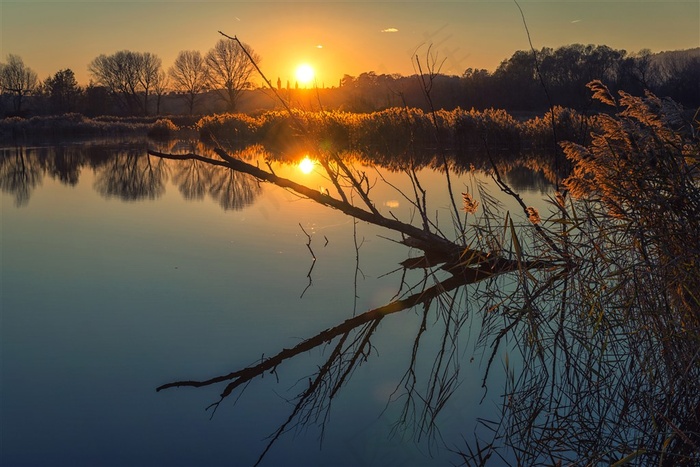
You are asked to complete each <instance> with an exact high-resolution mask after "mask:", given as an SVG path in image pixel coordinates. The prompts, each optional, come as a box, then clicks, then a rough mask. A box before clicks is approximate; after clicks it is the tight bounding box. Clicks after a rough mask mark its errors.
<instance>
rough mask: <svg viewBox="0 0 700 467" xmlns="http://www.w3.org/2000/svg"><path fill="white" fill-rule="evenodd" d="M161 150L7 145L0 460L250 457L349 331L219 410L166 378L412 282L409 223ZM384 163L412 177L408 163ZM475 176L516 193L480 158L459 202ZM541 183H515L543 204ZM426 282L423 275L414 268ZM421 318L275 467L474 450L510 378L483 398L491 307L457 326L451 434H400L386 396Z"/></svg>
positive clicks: (292, 341) (466, 291)
mask: <svg viewBox="0 0 700 467" xmlns="http://www.w3.org/2000/svg"><path fill="white" fill-rule="evenodd" d="M149 145H150V146H151V147H155V148H156V149H159V147H158V146H154V143H149V142H147V141H136V142H128V141H83V142H80V143H73V144H70V143H63V144H60V145H57V144H53V145H35V146H12V147H5V148H3V149H2V150H1V152H0V164H1V166H0V169H1V171H0V176H1V177H2V180H0V183H1V184H2V185H1V186H2V194H1V195H0V196H1V198H2V258H1V260H2V324H1V326H2V331H1V332H2V344H1V346H2V348H1V352H2V353H1V359H2V366H1V380H2V389H1V391H2V393H1V394H0V396H1V401H2V414H1V417H0V418H1V419H2V431H1V436H2V446H1V452H2V454H1V462H0V463H1V464H2V465H8V466H11V465H12V466H14V465H18V466H19V465H37V466H39V465H42V466H46V465H57V466H59V465H65V466H94V465H115V466H116V465H119V466H123V465H144V466H145V465H183V466H185V465H187V466H192V465H198V466H214V465H251V464H253V463H254V462H255V461H256V460H257V458H258V456H259V455H260V454H261V452H262V451H263V450H264V449H265V446H266V445H267V443H268V439H266V438H267V437H268V436H269V435H270V434H271V433H274V432H275V430H276V429H277V428H278V427H279V426H280V424H282V423H283V422H284V421H285V420H286V419H287V417H288V416H289V414H290V413H291V411H292V409H293V405H292V403H291V400H292V399H293V398H294V396H296V395H297V394H298V393H300V392H301V391H303V390H304V388H305V387H307V386H308V384H309V383H308V381H309V377H310V376H312V375H313V373H315V372H316V371H317V370H318V367H319V365H322V364H323V362H324V357H327V356H328V354H329V353H330V352H331V351H332V349H333V345H324V346H321V347H319V348H316V349H314V350H311V351H309V352H304V353H302V354H300V355H299V356H297V357H295V358H294V359H291V360H289V361H287V362H285V363H284V364H283V365H280V366H279V367H278V368H277V369H276V372H275V373H274V374H273V373H270V372H266V374H265V375H264V377H263V378H258V379H254V380H253V381H252V382H251V383H250V384H249V385H248V386H247V388H246V390H245V392H244V393H243V395H242V396H241V397H240V399H238V400H237V401H236V400H235V397H231V398H227V399H225V400H224V401H223V402H222V403H221V405H220V406H219V407H218V410H217V411H216V413H215V414H214V416H213V417H212V416H211V415H212V411H211V410H209V411H206V410H205V409H206V408H207V407H208V406H209V405H210V404H211V403H213V402H216V401H217V400H218V397H219V396H218V395H219V394H220V393H221V391H222V390H223V387H224V386H223V385H221V384H219V385H214V386H209V387H205V388H198V389H197V388H172V389H168V390H164V391H161V392H156V390H155V389H156V387H158V386H160V385H162V384H165V383H168V382H171V381H176V380H190V379H208V378H211V377H214V376H218V375H222V374H227V373H229V372H231V371H234V370H238V369H240V368H243V367H245V366H247V365H250V364H253V363H255V362H258V361H260V360H261V358H263V357H267V356H271V355H273V354H275V353H277V352H278V351H280V350H282V349H284V348H290V347H293V346H294V345H296V344H297V343H299V342H300V341H301V340H303V339H305V338H308V337H311V336H313V335H315V334H316V333H318V332H320V331H323V330H324V329H327V328H330V327H332V326H335V325H336V324H338V323H340V322H342V321H343V320H345V319H347V318H349V317H351V316H353V314H358V313H362V312H364V311H366V310H369V309H372V308H376V307H379V306H382V305H384V304H386V303H388V302H390V301H391V300H392V298H393V297H394V295H395V294H396V293H397V292H398V291H399V288H400V285H401V280H402V276H401V272H393V273H392V271H395V270H397V268H399V262H401V261H403V260H405V259H406V258H407V257H409V256H410V254H411V251H410V250H409V249H408V248H407V247H406V246H404V245H401V244H398V243H396V242H393V241H391V239H393V240H400V236H399V235H398V234H396V233H394V232H391V231H387V230H384V229H380V228H378V227H374V226H370V225H367V224H366V223H363V222H359V223H357V225H356V227H355V225H354V222H353V219H352V218H349V217H347V216H346V215H344V214H342V213H340V212H338V211H334V210H332V209H329V208H327V207H324V206H320V205H318V204H316V203H314V202H312V201H309V200H306V199H302V198H300V197H298V196H297V195H295V194H293V193H291V192H289V191H285V190H283V189H280V188H278V187H276V186H273V185H271V184H266V183H258V182H256V181H255V180H253V179H251V178H250V177H249V176H246V175H242V174H234V173H231V172H228V171H218V172H217V171H213V170H211V168H208V167H206V166H205V165H204V164H201V163H199V164H195V163H192V162H191V161H188V162H182V161H171V160H161V159H158V158H156V157H152V156H151V157H148V156H147V155H146V151H147V148H148V147H149ZM168 148H169V149H173V148H174V149H175V150H178V149H179V147H178V146H174V147H173V146H172V145H171V146H168ZM252 163H256V162H255V161H254V160H253V161H252ZM257 163H259V164H260V165H261V167H264V166H265V161H263V160H260V161H257ZM274 167H275V173H276V174H277V175H280V176H284V177H288V178H294V179H295V180H297V181H299V182H300V183H303V184H305V185H307V186H309V187H312V188H324V189H327V188H331V187H330V186H329V182H328V181H327V180H326V179H325V178H323V177H322V176H321V175H320V174H319V173H318V169H317V170H316V172H315V173H311V174H304V173H302V172H301V171H299V169H298V167H297V166H296V165H294V164H289V165H280V164H276V165H275V166H274ZM365 170H367V173H368V175H369V177H370V179H371V180H372V181H373V183H375V185H374V187H373V188H372V192H371V193H372V195H373V199H374V201H375V203H376V205H377V206H378V207H379V209H380V210H381V212H383V213H387V212H389V211H391V212H393V213H394V214H395V215H396V216H397V217H398V218H401V219H403V220H406V221H411V218H412V214H414V213H413V210H412V209H411V206H410V205H409V203H408V202H407V200H406V199H404V198H403V197H402V196H401V195H400V194H399V193H397V191H396V190H395V189H394V188H393V187H392V186H390V185H389V184H388V183H385V182H384V181H383V180H382V179H381V178H380V177H378V176H377V172H375V169H370V168H366V169H365ZM378 170H379V171H380V172H381V174H382V176H383V177H384V178H385V179H386V181H387V182H390V183H391V184H392V185H394V186H396V187H402V188H403V189H404V190H406V192H410V190H411V188H410V184H409V183H408V179H407V177H406V176H405V175H404V174H402V173H394V172H388V171H385V170H383V169H378ZM520 175H521V177H520V178H522V175H523V174H520ZM533 177H534V176H533ZM419 178H420V180H421V184H422V186H423V187H424V188H425V189H426V191H427V193H428V197H429V201H430V210H429V212H431V213H435V218H436V219H437V218H439V219H441V221H440V222H441V224H440V226H441V228H444V229H445V230H446V231H448V232H449V229H451V223H450V214H449V213H450V202H449V198H448V195H447V189H446V187H445V183H444V175H442V174H440V173H437V172H433V171H430V170H427V169H426V170H422V171H421V172H420V173H419ZM475 180H481V181H483V182H484V183H486V184H487V185H490V186H491V187H492V189H491V192H492V194H495V195H497V196H501V195H500V194H499V193H498V190H497V189H496V188H495V187H494V186H493V184H492V182H491V181H490V178H489V177H488V176H486V175H485V174H483V173H475V174H465V175H463V176H460V177H457V176H454V174H453V179H452V183H453V186H454V187H455V188H454V190H455V193H456V196H457V197H458V199H457V202H458V205H459V204H460V203H461V195H460V192H461V191H464V190H465V188H466V187H473V186H474V183H475ZM535 180H539V179H537V178H536V177H534V178H533V184H532V185H531V186H524V187H523V186H521V187H520V189H519V192H520V193H521V195H522V196H523V197H524V198H525V199H526V200H527V201H528V202H529V203H530V204H533V205H535V206H538V207H540V209H541V212H543V211H544V209H545V208H544V204H543V202H542V199H543V198H544V194H543V193H542V192H541V191H540V190H539V189H537V186H539V185H537V184H536V183H535ZM538 183H540V185H541V181H540V182H538ZM354 201H355V202H356V203H357V202H359V200H354ZM503 202H504V203H505V207H504V209H506V210H509V211H510V212H511V213H517V212H518V211H519V208H518V207H517V206H516V205H515V204H514V202H513V201H512V200H510V199H508V198H505V197H504V198H503ZM414 217H415V216H414ZM519 219H520V220H522V221H524V219H522V216H520V217H519ZM413 222H414V224H416V225H418V220H417V219H413ZM355 228H356V232H357V233H356V236H354V230H355ZM449 233H452V232H449ZM307 234H308V237H307ZM309 238H310V245H309V247H310V249H311V250H312V252H313V255H315V257H316V260H315V261H314V260H313V257H312V253H311V251H310V250H309V247H307V243H309ZM356 243H357V244H358V245H359V249H357V250H356V248H355V245H356ZM356 251H358V252H359V255H357V254H356ZM358 258H359V259H358ZM312 266H313V268H312ZM358 266H359V269H358ZM421 277H422V273H420V272H417V271H414V272H409V274H408V275H407V277H406V279H405V280H406V283H407V284H409V285H413V284H416V283H420V278H421ZM405 287H406V286H404V290H405ZM470 287H472V286H469V287H464V288H463V289H462V290H461V291H460V292H459V293H458V294H457V295H455V297H456V300H457V301H458V302H459V303H461V304H462V305H461V306H464V307H467V308H468V303H469V300H470V297H471V294H472V293H473V287H477V286H476V285H475V286H473V287H472V288H470ZM476 308H478V307H475V309H476ZM465 309H466V308H465ZM421 318H422V314H421V310H416V309H413V310H407V311H404V312H401V313H397V314H395V315H391V316H388V317H387V318H385V319H384V320H383V321H382V322H381V324H380V325H379V328H378V329H377V332H376V333H375V335H374V336H373V337H372V341H371V342H372V345H373V347H372V350H371V352H369V357H368V359H367V362H365V363H364V364H362V365H361V366H360V367H358V368H357V369H356V370H355V371H354V372H353V374H352V376H351V377H350V378H348V380H347V382H346V384H345V385H344V387H343V388H342V390H341V391H340V392H339V393H338V394H337V395H336V396H335V397H334V398H333V399H332V403H331V410H330V415H329V417H328V419H327V423H326V424H325V429H324V430H321V429H320V427H319V426H318V424H314V423H308V424H300V425H297V426H296V428H295V429H291V430H290V432H289V433H286V434H285V435H284V436H282V437H281V438H280V439H279V441H278V442H277V443H276V444H275V445H274V446H273V447H272V448H271V450H270V451H269V452H268V453H267V455H266V457H265V459H264V461H263V463H262V465H445V464H449V463H450V462H458V461H459V457H458V456H457V455H456V454H455V453H452V452H450V451H449V448H451V449H456V450H459V449H465V444H464V441H463V440H464V438H467V439H471V438H472V437H473V433H474V430H475V429H477V419H478V418H479V417H482V418H486V419H491V420H497V419H498V410H499V407H498V404H499V398H498V396H499V394H500V391H501V389H500V388H499V385H500V383H501V381H502V375H498V374H497V373H498V372H494V373H493V375H492V376H491V378H490V380H489V391H488V393H485V391H484V389H483V388H482V387H481V379H482V376H483V370H484V365H485V361H484V357H483V355H482V354H481V353H480V352H479V351H476V350H475V349H474V342H473V340H474V336H475V335H476V333H477V332H478V323H479V316H471V317H469V318H468V320H467V321H466V325H465V326H464V328H463V330H462V333H461V334H460V339H462V341H461V342H460V346H459V348H460V352H459V353H458V356H459V359H460V365H461V368H460V381H461V382H460V385H459V386H458V388H457V390H456V391H455V393H454V395H453V396H452V397H451V398H450V399H449V401H448V402H447V405H446V406H445V408H444V409H443V411H442V412H441V414H440V416H439V417H438V427H439V429H440V435H441V437H440V438H438V440H433V441H430V438H429V437H427V436H423V437H422V438H421V439H420V440H418V441H416V440H415V437H414V436H413V435H414V432H413V431H412V430H411V426H410V423H407V424H405V425H399V426H398V430H395V429H394V428H396V423H397V422H398V421H400V420H401V416H400V415H401V414H400V409H401V404H400V402H401V401H399V403H393V404H390V405H388V406H387V402H388V401H389V400H390V398H391V395H392V393H394V391H395V389H396V388H397V385H400V383H401V380H402V377H403V376H404V374H405V372H406V370H407V368H408V365H409V362H410V356H411V351H412V348H413V344H414V340H415V337H416V334H417V332H418V329H419V327H420V325H421ZM427 321H428V329H427V331H426V334H425V336H424V337H423V340H422V343H421V354H420V357H419V359H418V361H417V363H416V368H417V369H418V370H420V371H422V372H424V373H425V374H426V375H427V374H429V373H430V368H431V367H432V366H433V365H434V362H435V358H434V352H433V350H434V349H435V348H437V347H439V345H440V342H441V337H442V331H441V328H440V326H439V323H438V321H439V320H438V319H437V318H436V317H435V316H432V315H429V318H428V320H427ZM472 357H474V358H472ZM500 366H501V365H496V367H498V368H500ZM421 384H425V382H424V383H421ZM485 394H486V397H484V395H485ZM482 399H483V401H482ZM322 420H323V418H321V421H322ZM321 435H323V437H322V441H321Z"/></svg>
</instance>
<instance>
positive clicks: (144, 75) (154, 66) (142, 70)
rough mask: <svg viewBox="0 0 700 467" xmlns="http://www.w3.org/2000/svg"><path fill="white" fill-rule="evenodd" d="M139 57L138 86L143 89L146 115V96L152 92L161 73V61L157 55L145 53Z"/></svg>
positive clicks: (146, 112) (145, 112)
mask: <svg viewBox="0 0 700 467" xmlns="http://www.w3.org/2000/svg"><path fill="white" fill-rule="evenodd" d="M138 55H139V68H138V71H139V84H140V85H141V87H142V88H143V94H144V96H143V110H144V114H146V115H148V94H149V92H150V91H151V90H154V87H155V85H156V81H157V80H158V75H159V73H160V72H161V60H160V58H159V57H158V56H157V55H154V54H152V53H150V52H145V53H142V54H138Z"/></svg>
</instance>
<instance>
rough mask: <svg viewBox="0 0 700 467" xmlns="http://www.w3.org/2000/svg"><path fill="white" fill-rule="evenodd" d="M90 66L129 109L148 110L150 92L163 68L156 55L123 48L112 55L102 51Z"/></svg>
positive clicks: (99, 79)
mask: <svg viewBox="0 0 700 467" xmlns="http://www.w3.org/2000/svg"><path fill="white" fill-rule="evenodd" d="M88 69H89V70H90V73H92V75H93V77H94V78H95V81H97V83H98V84H101V85H103V86H106V87H107V88H109V89H110V91H111V92H112V93H113V94H115V95H117V96H120V97H121V103H122V105H123V106H124V107H125V109H126V110H127V111H128V112H129V113H144V114H147V113H148V95H149V92H150V90H151V89H152V87H153V82H154V80H155V79H156V75H157V74H158V71H160V69H161V60H160V58H158V57H157V56H156V55H154V54H151V53H149V52H145V53H140V52H132V51H130V50H121V51H119V52H116V53H114V54H112V55H104V54H103V55H100V56H99V57H97V58H95V59H94V60H93V61H92V62H91V63H90V65H89V66H88ZM142 94H143V101H142V100H141V95H142Z"/></svg>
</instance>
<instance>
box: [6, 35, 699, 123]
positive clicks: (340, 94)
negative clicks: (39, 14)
mask: <svg viewBox="0 0 700 467" xmlns="http://www.w3.org/2000/svg"><path fill="white" fill-rule="evenodd" d="M212 50H214V49H212ZM210 53H212V52H211V51H210ZM132 55H133V56H132ZM142 55H146V54H135V53H129V52H128V51H124V52H123V53H121V52H120V53H118V54H114V55H113V56H109V57H104V56H100V57H98V59H103V60H106V61H107V62H106V63H107V64H109V63H110V62H109V60H115V61H118V60H126V59H127V58H130V59H133V60H134V61H135V62H136V63H141V62H144V63H145V62H147V61H145V60H141V61H140V62H139V60H140V59H142V58H143V57H141V56H142ZM12 58H13V60H14V61H15V62H16V61H17V59H18V57H14V56H13V57H12ZM150 58H151V59H153V57H150ZM239 60H240V58H239ZM153 61H154V60H151V62H153ZM96 62H97V59H96ZM20 64H21V60H20ZM22 66H23V65H22ZM91 66H92V67H93V68H94V67H96V66H97V65H96V64H95V63H93V64H92V65H91ZM105 66H106V65H105ZM433 72H434V74H433V75H431V76H427V75H424V76H423V78H424V79H429V80H430V88H431V89H430V98H431V100H432V103H433V105H434V107H435V108H438V109H445V110H453V109H456V108H458V107H459V108H463V109H472V108H474V109H476V110H484V109H488V108H499V109H506V110H509V111H510V112H528V113H533V112H534V113H538V114H542V113H543V112H544V111H546V110H547V109H548V108H550V107H552V106H557V105H558V106H562V107H569V108H573V109H576V110H577V111H579V112H586V111H588V110H589V109H591V107H592V106H593V105H594V103H593V100H592V99H591V96H590V93H589V92H588V89H586V86H585V85H586V83H588V82H590V81H591V80H593V79H599V80H601V81H602V82H603V83H604V84H605V85H607V86H608V87H609V88H610V89H611V90H613V91H618V90H624V91H626V92H628V93H630V94H633V95H642V94H643V93H644V92H645V91H646V90H650V91H651V92H653V93H654V94H656V95H657V96H660V97H670V98H672V99H673V100H675V101H676V102H679V103H681V104H682V105H683V106H685V107H686V108H698V107H700V48H696V49H690V50H684V51H673V52H662V53H658V54H652V53H651V52H650V51H648V50H642V51H640V52H637V53H633V54H628V53H627V52H626V51H624V50H616V49H612V48H610V47H607V46H596V45H580V44H574V45H568V46H564V47H560V48H558V49H551V48H542V49H541V50H539V51H536V52H533V51H517V52H515V53H514V54H513V55H512V56H511V57H510V58H508V59H506V60H504V61H502V62H501V64H500V65H499V66H498V67H497V68H496V70H494V71H493V72H490V71H487V70H483V69H481V70H479V69H472V68H469V69H467V70H465V72H464V73H463V74H462V76H448V75H444V74H440V70H439V69H438V70H433ZM420 78H421V77H420V76H418V75H414V76H401V75H387V74H376V73H374V72H371V71H370V72H366V73H362V74H360V75H359V76H357V77H355V76H349V75H345V76H344V77H343V78H342V79H341V80H340V81H339V82H338V83H337V85H336V86H334V87H324V88H319V89H299V88H297V87H296V86H295V85H291V86H290V84H289V83H286V85H283V84H282V83H281V81H280V80H278V81H277V87H276V89H275V91H276V92H277V93H278V94H279V95H281V96H282V97H283V98H284V99H286V100H288V101H289V102H290V103H291V104H292V106H294V107H297V108H301V109H305V110H320V109H323V110H342V111H347V112H374V111H377V110H383V109H387V108H392V107H413V108H418V109H422V110H428V107H429V106H428V103H427V100H426V98H425V93H424V90H425V89H424V88H425V82H424V81H422V80H421V79H420ZM134 79H135V78H134ZM136 84H138V83H136ZM163 86H164V85H163ZM122 88H123V89H122ZM122 88H120V87H118V86H112V87H109V86H106V85H102V84H99V83H92V84H90V85H88V86H87V87H81V86H78V84H77V83H76V82H75V78H74V76H73V72H72V71H71V70H61V71H59V72H57V73H56V74H55V75H54V76H51V77H49V78H47V79H46V80H45V81H44V82H43V83H40V85H37V86H36V87H35V89H34V90H33V91H32V92H26V93H25V94H23V95H18V94H17V93H14V92H12V91H11V90H10V89H9V88H4V90H3V94H2V96H1V98H0V115H3V116H11V115H20V116H32V115H51V114H62V113H67V112H77V113H80V114H83V115H86V116H100V115H118V116H136V115H181V114H198V115H210V114H215V113H221V112H231V109H232V108H233V106H234V104H235V111H237V112H244V113H248V114H255V113H260V112H263V111H266V110H274V109H277V108H279V107H280V104H279V102H278V100H277V99H276V98H275V96H273V95H272V91H271V90H264V89H251V85H250V83H249V82H248V83H241V84H240V86H239V89H237V90H235V91H236V93H237V94H236V95H235V98H233V97H230V96H231V95H232V94H231V93H229V92H228V91H231V92H233V90H226V89H223V88H220V87H216V86H213V85H211V86H209V87H207V86H203V87H202V88H201V89H199V90H197V91H196V95H195V94H192V93H191V92H190V93H188V92H185V91H183V90H181V89H179V90H177V91H175V90H174V89H172V88H170V89H169V88H167V87H161V88H158V92H157V93H156V94H154V93H155V91H154V90H153V88H150V89H149V88H144V90H141V91H139V89H140V88H139V87H138V86H137V85H134V86H133V87H131V88H129V89H131V90H130V91H126V90H125V89H126V86H122ZM120 89H121V90H120ZM149 92H150V96H149ZM127 93H128V94H127ZM222 96H223V97H226V96H229V98H228V100H227V99H226V98H222ZM18 99H19V100H18ZM136 103H138V105H136ZM129 104H131V105H129Z"/></svg>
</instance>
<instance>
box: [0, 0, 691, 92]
mask: <svg viewBox="0 0 700 467" xmlns="http://www.w3.org/2000/svg"><path fill="white" fill-rule="evenodd" d="M519 3H520V5H521V7H522V9H523V11H524V13H525V16H526V19H527V24H528V27H529V30H530V33H531V36H532V41H533V44H534V46H535V47H536V48H541V47H543V46H547V47H554V48H556V47H559V46H562V45H567V44H572V43H583V44H605V45H609V46H610V47H613V48H616V49H625V50H627V51H629V52H636V51H639V50H640V49H643V48H648V49H651V50H652V52H660V51H664V50H677V49H688V48H694V47H700V1H698V0H687V1H669V0H656V1H603V0H600V1H565V0H559V1H555V0H551V1H531V0H520V2H519ZM0 17H1V18H0V21H1V26H2V37H1V43H0V52H1V58H0V60H2V61H3V62H4V61H5V60H6V57H7V54H9V53H13V54H17V55H19V56H21V57H22V58H23V59H24V62H25V64H26V65H28V66H29V67H31V68H32V69H34V70H35V71H36V72H37V73H38V75H39V79H41V80H44V79H45V78H47V77H48V76H50V75H52V74H53V73H55V72H56V71H58V70H60V69H64V68H70V69H72V70H73V71H74V72H75V74H76V77H77V79H78V81H79V82H80V83H81V84H86V83H87V82H88V81H89V79H90V75H89V73H88V70H87V66H88V63H89V62H90V61H91V60H92V59H93V58H95V57H96V56H98V55H100V54H112V53H114V52H116V51H118V50H124V49H126V50H132V51H136V52H152V53H155V54H156V55H158V56H159V57H160V58H161V59H162V60H163V66H164V68H166V69H167V68H168V67H169V66H170V65H172V63H173V61H174V60H175V57H176V55H177V53H178V52H179V51H181V50H199V51H201V52H202V53H206V52H207V51H208V50H209V49H210V48H211V47H212V46H213V45H214V44H215V43H216V41H218V40H219V39H220V38H221V37H222V36H220V35H219V34H218V32H217V31H218V30H221V31H223V32H225V33H227V34H229V35H237V36H238V37H239V39H241V40H242V41H244V42H246V43H248V44H250V45H251V46H252V47H253V49H254V50H255V51H256V52H257V53H258V54H260V56H261V57H262V63H261V67H262V69H263V71H264V72H265V73H266V74H267V76H268V78H270V79H271V80H272V81H273V82H275V81H276V80H277V78H278V77H279V78H281V80H282V82H286V80H290V81H291V82H292V83H293V82H294V79H295V78H294V76H295V70H296V68H297V66H298V65H299V64H300V63H309V64H310V65H312V66H313V67H314V69H315V72H316V78H317V82H318V85H319V86H320V85H325V86H336V85H337V84H338V81H339V79H340V78H342V76H343V75H344V74H349V75H353V76H357V75H359V74H360V73H362V72H365V71H374V72H376V73H378V74H379V73H401V74H403V75H409V74H412V73H414V67H413V62H412V56H414V54H415V53H416V51H417V52H418V54H419V55H420V54H422V55H423V56H424V55H425V52H426V51H427V45H428V44H430V43H432V44H433V50H434V51H437V53H438V57H439V58H440V59H445V63H444V66H443V68H442V72H444V73H447V74H461V73H462V72H463V71H464V70H465V69H466V68H469V67H472V68H486V69H488V70H490V71H492V70H493V69H495V68H496V67H497V66H498V64H499V63H500V62H501V60H503V59H505V58H508V57H510V56H511V55H512V54H513V52H514V51H516V50H526V49H528V48H529V45H528V40H527V35H526V32H525V29H524V27H523V22H522V18H521V16H520V12H519V11H518V8H517V6H516V5H515V3H513V2H512V1H510V0H503V1H469V0H464V1H451V2H440V1H433V2H399V1H384V2H370V1H363V2H359V1H354V2H336V1H322V2H318V1H307V2H299V1H275V2H271V1H255V2H240V1H202V0H186V1H178V0H140V1H138V0H132V1H109V0H82V1H81V0H74V1H64V0H53V1H47V0H44V1H36V0H0Z"/></svg>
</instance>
